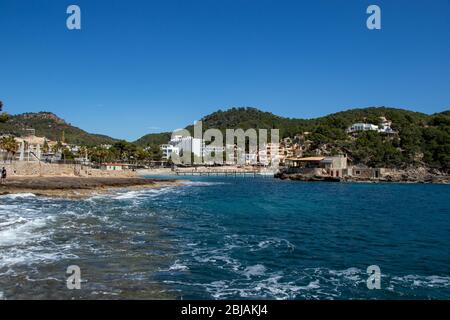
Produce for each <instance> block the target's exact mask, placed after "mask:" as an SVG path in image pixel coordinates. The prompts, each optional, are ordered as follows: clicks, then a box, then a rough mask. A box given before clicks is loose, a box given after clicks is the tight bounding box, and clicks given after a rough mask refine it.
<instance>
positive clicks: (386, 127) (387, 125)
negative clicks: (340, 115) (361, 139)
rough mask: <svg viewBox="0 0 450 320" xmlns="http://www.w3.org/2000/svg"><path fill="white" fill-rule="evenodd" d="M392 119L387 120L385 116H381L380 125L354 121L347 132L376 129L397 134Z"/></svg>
mask: <svg viewBox="0 0 450 320" xmlns="http://www.w3.org/2000/svg"><path fill="white" fill-rule="evenodd" d="M391 125H392V121H389V120H387V119H386V118H385V117H380V125H379V126H377V125H374V124H371V123H362V122H358V123H354V124H352V125H351V127H349V128H348V129H347V130H346V131H347V133H353V132H358V131H376V132H381V133H388V134H395V133H396V132H395V131H394V130H392V128H391Z"/></svg>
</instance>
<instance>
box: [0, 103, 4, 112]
mask: <svg viewBox="0 0 450 320" xmlns="http://www.w3.org/2000/svg"><path fill="white" fill-rule="evenodd" d="M0 111H3V101H0Z"/></svg>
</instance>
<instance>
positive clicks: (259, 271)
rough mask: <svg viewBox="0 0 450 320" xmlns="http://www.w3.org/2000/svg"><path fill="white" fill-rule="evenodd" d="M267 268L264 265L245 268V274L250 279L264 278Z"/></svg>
mask: <svg viewBox="0 0 450 320" xmlns="http://www.w3.org/2000/svg"><path fill="white" fill-rule="evenodd" d="M266 270H267V269H266V267H265V266H264V265H262V264H256V265H254V266H249V267H247V268H245V270H244V271H243V274H244V275H245V276H246V277H247V278H248V279H250V278H251V277H256V276H262V275H264V273H265V272H266Z"/></svg>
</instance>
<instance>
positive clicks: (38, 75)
mask: <svg viewBox="0 0 450 320" xmlns="http://www.w3.org/2000/svg"><path fill="white" fill-rule="evenodd" d="M70 4H77V5H79V6H80V7H81V11H82V30H75V31H69V30H68V29H67V28H66V18H67V16H68V15H67V14H66V9H67V7H68V5H70ZM370 4H377V5H379V6H380V7H381V10H382V29H381V30H372V31H371V30H368V29H367V28H366V19H367V17H368V15H367V14H366V8H367V7H368V6H369V5H370ZM0 100H3V101H4V103H5V105H6V111H8V112H10V113H13V114H16V113H22V112H27V111H30V112H34V111H42V110H45V111H52V112H54V113H56V114H57V115H59V116H61V117H63V118H65V119H66V120H67V121H68V122H70V123H72V124H73V125H76V126H79V127H81V128H83V129H85V130H87V131H90V132H95V133H103V134H108V135H111V136H113V137H116V138H124V139H128V140H134V139H136V138H138V137H140V136H142V135H144V134H146V133H150V132H159V131H172V130H173V129H176V128H179V127H184V126H185V125H188V124H190V123H192V122H193V121H195V120H198V119H200V118H201V117H202V116H204V115H206V114H209V113H211V112H213V111H216V110H217V109H227V108H229V107H232V106H254V107H258V108H260V109H262V110H265V111H270V112H273V113H275V114H278V115H281V116H288V117H299V118H312V117H317V116H322V115H326V114H328V113H332V112H337V111H341V110H344V109H349V108H354V107H365V106H371V105H378V106H379V105H386V106H392V107H400V108H407V109H412V110H415V111H421V112H425V113H434V112H440V111H443V110H447V109H449V107H450V1H449V0H432V1H411V0H409V1H405V0H395V1H380V0H374V1H357V0H323V1H317V0H314V1H313V0H308V1H300V0H295V1H285V0H276V1H275V0H179V1H174V0H158V1H153V0H142V1H137V0H127V1H125V0H121V1H118V0H115V1H113V0H71V1H65V0H57V1H55V0H35V1H31V0H0Z"/></svg>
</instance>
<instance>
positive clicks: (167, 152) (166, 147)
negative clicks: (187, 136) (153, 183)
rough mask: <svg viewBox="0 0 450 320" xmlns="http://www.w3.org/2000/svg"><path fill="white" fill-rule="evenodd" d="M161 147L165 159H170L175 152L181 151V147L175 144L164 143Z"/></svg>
mask: <svg viewBox="0 0 450 320" xmlns="http://www.w3.org/2000/svg"><path fill="white" fill-rule="evenodd" d="M160 149H161V151H162V154H163V156H162V157H163V159H165V160H169V159H170V157H171V156H172V154H173V153H175V154H178V153H179V149H178V147H175V146H174V145H171V144H169V143H167V144H162V145H161V146H160Z"/></svg>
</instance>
